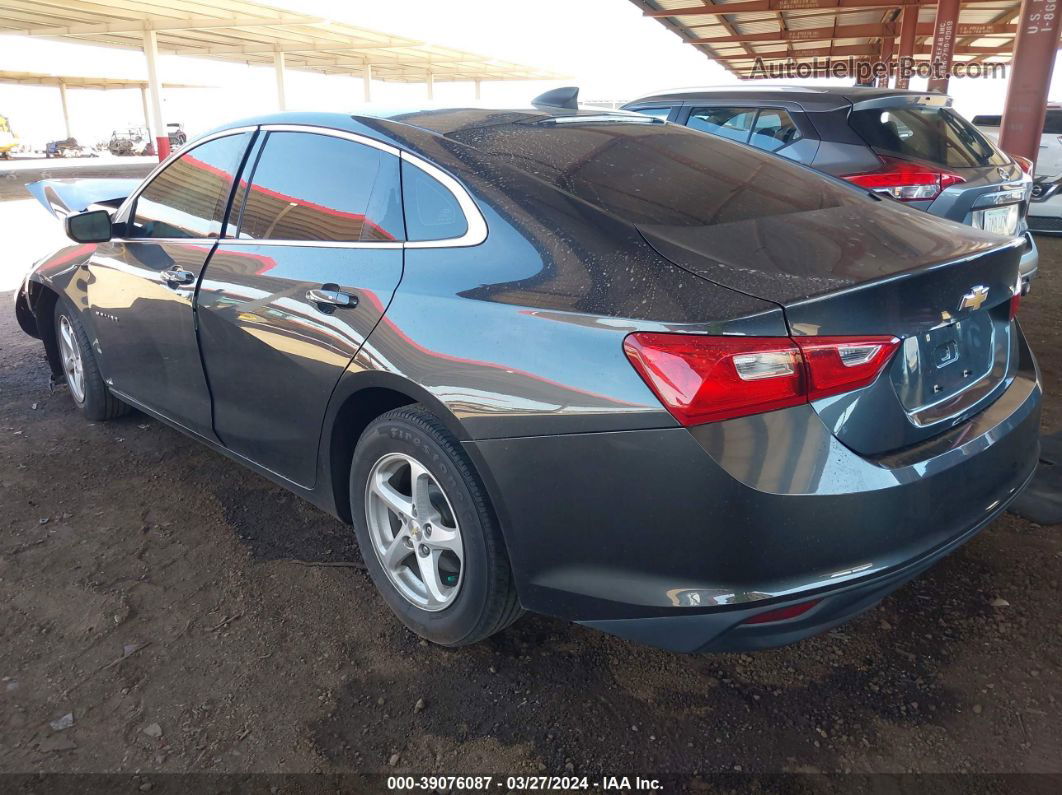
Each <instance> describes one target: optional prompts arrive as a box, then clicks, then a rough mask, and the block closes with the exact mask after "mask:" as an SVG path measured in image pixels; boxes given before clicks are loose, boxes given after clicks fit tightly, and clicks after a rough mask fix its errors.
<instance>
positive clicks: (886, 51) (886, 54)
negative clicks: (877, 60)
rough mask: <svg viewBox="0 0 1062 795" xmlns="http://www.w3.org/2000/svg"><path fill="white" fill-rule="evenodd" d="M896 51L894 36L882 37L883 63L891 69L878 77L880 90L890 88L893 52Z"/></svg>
mask: <svg viewBox="0 0 1062 795" xmlns="http://www.w3.org/2000/svg"><path fill="white" fill-rule="evenodd" d="M894 49H896V39H895V38H894V37H892V36H882V37H881V62H882V63H883V64H886V65H887V66H888V67H889V69H888V71H886V72H885V73H884V74H881V75H878V81H877V82H878V88H888V87H889V77H890V76H891V75H892V51H893V50H894Z"/></svg>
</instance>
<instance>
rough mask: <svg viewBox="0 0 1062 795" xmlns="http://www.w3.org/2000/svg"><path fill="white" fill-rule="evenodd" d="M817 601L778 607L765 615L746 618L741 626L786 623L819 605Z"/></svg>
mask: <svg viewBox="0 0 1062 795" xmlns="http://www.w3.org/2000/svg"><path fill="white" fill-rule="evenodd" d="M819 601H820V600H819V599H813V600H811V601H810V602H801V603H800V604H796V605H789V606H788V607H780V608H778V609H777V610H770V611H768V612H766V613H760V614H759V615H755V616H753V617H752V618H746V619H745V620H744V621H742V622H741V623H742V624H769V623H770V622H772V621H786V620H787V619H790V618H796V617H797V616H802V615H804V613H806V612H808V611H809V610H810V609H811V608H813V607H814V606H815V605H817V604H818V603H819Z"/></svg>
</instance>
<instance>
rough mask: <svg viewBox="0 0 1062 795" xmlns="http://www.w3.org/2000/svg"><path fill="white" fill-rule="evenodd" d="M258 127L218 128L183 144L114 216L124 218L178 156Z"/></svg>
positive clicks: (155, 169)
mask: <svg viewBox="0 0 1062 795" xmlns="http://www.w3.org/2000/svg"><path fill="white" fill-rule="evenodd" d="M257 129H258V127H257V125H255V126H250V127H232V128H230V129H228V130H218V131H217V132H213V133H210V134H209V135H204V136H203V137H202V138H197V139H196V140H194V141H189V142H188V143H186V144H185V145H184V146H182V147H181V148H180V149H178V150H176V151H174V152H171V153H170V156H169V157H167V158H166V159H165V160H163V161H162V162H161V163H159V164H158V165H157V166H155V168H153V169H152V170H151V173H150V174H148V175H147V176H146V177H144V181H143V182H141V183H140V185H139V186H138V187H137V189H136V190H135V191H133V192H132V193H130V194H129V196H127V197H126V200H125V201H124V202H122V205H121V206H120V207H119V208H118V212H116V213H115V214H114V217H115V218H122V216H123V214H124V213H126V212H127V211H128V210H129V209H130V208H131V207H132V205H133V204H134V203H135V202H136V200H137V199H139V198H140V194H141V193H143V192H144V189H145V188H146V187H147V186H148V185H150V184H151V183H152V182H154V180H155V177H157V176H158V175H159V174H161V173H162V172H163V171H165V170H166V169H167V168H169V166H170V164H172V163H173V162H175V161H176V160H177V158H179V157H181V156H182V155H184V154H185V153H187V152H191V151H192V150H193V149H195V148H197V147H199V146H200V145H201V144H205V143H209V142H210V141H216V140H217V139H218V138H227V137H229V136H230V135H242V134H243V133H247V132H249V133H253V132H254V131H255V130H257ZM114 239H115V240H120V241H122V242H124V241H125V238H114ZM130 239H131V240H168V239H171V238H161V237H152V238H149V237H134V238H130ZM172 239H173V240H213V239H215V238H190V237H180V238H172Z"/></svg>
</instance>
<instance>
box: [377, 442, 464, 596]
mask: <svg viewBox="0 0 1062 795" xmlns="http://www.w3.org/2000/svg"><path fill="white" fill-rule="evenodd" d="M365 514H366V515H365V519H366V525H367V527H368V530H369V537H370V539H371V540H372V547H373V551H374V552H375V553H376V557H377V559H378V560H379V561H380V565H381V566H382V567H383V570H384V572H385V573H386V574H387V578H388V579H389V580H390V581H391V584H392V585H394V587H395V589H396V590H397V591H398V592H399V593H400V594H402V596H403V598H405V599H406V601H408V602H410V603H411V604H413V605H415V606H416V607H419V608H420V609H422V610H427V611H429V612H437V611H439V610H443V609H445V608H447V607H448V606H450V604H452V603H453V601H454V599H456V598H457V594H458V593H459V592H460V589H461V583H462V579H463V574H464V566H463V563H464V544H463V542H462V540H461V528H460V527H459V525H458V523H457V518H456V515H455V514H454V510H453V507H452V506H451V504H450V500H449V498H448V497H447V496H446V492H445V491H443V488H442V486H440V485H439V482H438V481H437V480H436V479H435V476H434V475H432V474H431V473H430V472H429V471H428V470H427V468H426V467H425V466H424V465H423V464H421V463H420V462H419V461H417V460H416V459H415V458H413V457H411V456H408V455H405V454H404V453H388V454H387V455H385V456H383V457H382V458H380V459H379V460H378V461H377V462H376V463H375V464H373V467H372V470H371V471H370V472H369V479H368V482H367V483H366V485H365Z"/></svg>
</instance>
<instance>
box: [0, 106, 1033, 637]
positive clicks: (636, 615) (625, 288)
mask: <svg viewBox="0 0 1062 795" xmlns="http://www.w3.org/2000/svg"><path fill="white" fill-rule="evenodd" d="M31 190H32V191H33V192H34V193H35V194H36V195H37V196H38V198H39V199H40V200H41V201H42V203H44V204H45V205H46V206H47V207H48V208H50V209H51V210H52V211H53V212H54V213H55V214H57V215H60V216H64V217H65V224H66V230H67V234H68V236H69V237H70V238H71V239H72V241H73V245H70V246H68V247H66V248H63V249H62V250H60V251H58V252H56V253H55V254H53V255H51V256H49V257H46V258H45V259H43V260H41V261H40V262H38V263H36V265H35V266H34V267H33V269H32V271H31V272H30V273H29V275H28V276H27V278H26V280H25V282H24V284H23V286H22V288H21V290H20V291H19V292H18V293H17V296H16V312H17V316H18V320H19V322H20V324H21V326H22V328H23V329H24V330H25V331H26V332H27V333H29V334H31V335H34V336H36V337H39V338H40V339H41V341H42V342H43V345H44V350H45V351H46V353H47V359H48V362H49V363H50V366H51V370H52V373H53V377H54V379H55V380H56V381H65V383H66V385H67V386H68V387H69V393H70V396H71V398H72V399H73V401H74V403H75V404H76V405H77V407H78V408H80V410H81V411H82V412H83V413H84V414H85V416H86V417H88V418H89V419H92V420H97V421H99V420H108V419H112V418H116V417H118V416H119V415H121V414H123V413H125V412H126V411H128V410H129V408H130V407H134V408H136V409H138V410H140V411H142V412H144V413H146V414H149V415H151V416H153V417H155V418H157V419H159V420H162V421H163V422H166V423H168V424H170V425H172V426H174V427H176V428H178V429H180V430H181V431H183V432H185V433H187V434H189V435H190V436H192V437H194V438H195V439H198V440H199V441H201V442H203V443H204V444H206V445H207V446H209V447H211V448H213V449H214V450H216V451H218V452H220V453H223V454H225V455H227V456H229V457H231V458H233V459H234V460H236V461H239V462H240V463H242V464H245V465H246V466H248V467H250V468H251V469H253V470H255V471H256V472H258V473H260V474H262V475H264V476H265V477H267V478H270V479H272V480H273V481H275V482H277V483H279V484H281V485H283V486H284V487H286V488H288V489H290V490H291V491H293V492H295V493H296V494H299V495H301V496H303V497H305V498H306V499H308V500H310V501H311V502H313V503H315V504H316V505H318V506H320V507H321V508H323V509H325V510H326V511H329V512H330V513H332V514H334V515H335V516H337V517H339V518H340V519H341V520H343V521H344V522H347V523H349V524H350V525H352V526H353V532H354V533H355V534H356V535H357V539H358V543H359V545H360V547H361V550H362V554H363V556H364V559H365V561H366V564H367V566H368V570H369V573H370V575H371V576H372V579H373V580H374V582H375V583H376V585H377V586H378V588H379V590H380V592H381V594H382V595H383V598H384V600H385V601H386V603H387V605H388V606H389V607H390V609H391V610H392V611H394V613H395V614H396V615H397V616H398V618H399V619H400V620H401V621H402V622H403V623H404V624H405V625H406V626H407V627H409V628H410V629H412V630H413V631H414V632H416V633H418V634H419V635H421V636H423V637H425V638H427V639H429V640H431V641H434V642H435V643H439V644H443V645H446V646H460V645H463V644H469V643H473V642H475V641H478V640H480V639H483V638H486V637H487V636H489V635H491V634H493V633H495V632H498V631H499V630H501V629H503V628H504V627H506V626H507V625H509V624H510V623H512V622H513V621H514V620H516V619H517V617H518V616H519V615H520V614H521V613H522V611H524V610H532V611H537V612H541V613H546V614H550V615H554V616H559V617H563V618H566V619H569V620H572V621H576V622H579V623H581V624H584V625H586V626H590V627H594V628H597V629H600V630H604V631H606V632H611V633H614V634H616V635H619V636H622V637H624V638H629V639H632V640H636V641H640V642H644V643H648V644H652V645H655V646H660V647H663V648H667V649H672V650H676V651H698V650H705V651H719V650H735V649H756V648H764V647H768V646H774V645H779V644H784V643H790V642H793V641H796V640H798V639H800V638H803V637H806V636H808V635H812V634H814V633H818V632H822V631H824V630H826V629H828V628H830V627H833V626H835V625H837V624H839V623H841V622H843V621H846V620H847V619H849V618H851V617H853V616H855V615H857V614H858V613H860V612H862V611H864V610H866V609H868V608H869V607H871V606H873V605H874V604H876V603H877V602H878V601H879V600H880V599H881V598H882V597H883V596H885V595H886V594H888V593H890V592H891V591H893V590H894V589H896V588H897V587H899V586H900V585H901V584H903V583H904V582H905V581H907V580H909V579H910V578H912V577H914V576H916V575H917V574H918V573H920V572H922V571H924V570H925V569H926V568H927V567H929V566H930V565H931V564H932V563H933V562H934V561H936V560H938V559H939V558H940V557H942V556H943V555H945V554H947V553H949V552H950V551H952V550H954V549H955V548H956V547H958V546H959V545H960V544H962V543H963V542H965V541H967V540H969V539H970V538H971V537H972V536H973V535H974V534H975V533H977V531H978V530H980V529H981V528H983V527H984V526H985V525H986V524H987V523H988V522H990V521H991V520H992V519H993V518H994V517H995V516H997V515H998V514H999V513H1000V512H1001V511H1002V510H1003V509H1004V508H1005V507H1006V505H1007V504H1008V502H1009V501H1010V500H1011V499H1012V498H1013V497H1014V496H1015V495H1016V494H1017V493H1018V492H1019V491H1020V490H1021V488H1022V487H1023V485H1024V484H1025V483H1026V482H1027V481H1028V479H1029V478H1030V477H1031V475H1032V473H1033V470H1034V467H1035V464H1036V459H1037V451H1038V441H1037V431H1038V424H1039V411H1040V396H1041V386H1040V380H1039V375H1038V372H1037V369H1036V365H1035V362H1034V360H1033V356H1032V354H1031V352H1030V350H1029V347H1028V345H1027V344H1026V341H1025V338H1024V336H1023V335H1022V332H1021V329H1020V327H1019V325H1018V323H1017V322H1016V320H1015V312H1016V310H1017V308H1018V304H1019V301H1020V289H1019V288H1018V285H1019V280H1018V263H1019V260H1020V258H1021V255H1022V246H1023V242H1022V241H1021V240H1020V239H1017V240H1016V239H1013V238H1005V237H1000V236H996V235H993V234H990V233H988V232H986V231H982V230H978V229H974V228H971V227H969V226H963V225H960V224H958V223H953V222H951V221H946V220H942V219H939V218H935V217H933V216H931V215H929V214H927V213H922V212H918V211H915V210H912V209H910V208H907V207H905V206H902V205H900V204H899V203H897V202H894V201H891V200H889V199H884V198H882V197H881V196H879V195H876V194H875V193H873V192H870V191H866V190H860V189H858V188H856V187H853V186H851V185H848V184H847V183H844V182H841V181H839V180H835V179H833V178H831V177H827V176H824V175H822V174H820V173H818V172H815V171H812V170H810V169H808V168H806V167H804V166H801V165H798V164H795V163H791V162H787V161H785V160H783V159H781V158H777V157H774V156H772V155H770V154H767V153H763V152H759V151H756V150H755V149H753V148H751V147H746V146H741V145H737V144H734V143H731V142H729V141H726V140H723V139H714V138H712V137H709V136H704V135H702V134H700V133H697V132H694V131H692V130H688V129H684V128H682V127H679V126H676V125H672V124H665V123H663V122H661V121H659V120H657V119H653V118H650V117H646V116H643V115H637V114H624V113H591V112H587V111H578V110H563V109H558V108H554V109H549V108H546V109H544V110H514V111H497V110H478V109H477V110H470V109H450V110H431V111H424V110H420V111H408V112H402V113H395V114H392V115H390V116H386V117H367V116H349V115H341V114H309V113H298V114H290V113H289V114H281V115H275V116H266V117H261V118H256V119H252V120H249V121H245V122H242V123H238V124H234V125H231V126H227V127H225V128H222V129H219V130H216V131H214V132H211V133H209V134H207V135H205V136H204V137H201V138H199V139H198V140H196V141H193V142H191V143H189V144H188V145H187V146H186V147H185V148H184V149H182V150H181V151H180V152H179V153H177V154H175V155H174V156H172V157H170V158H169V159H168V160H167V161H166V162H165V163H163V164H161V165H160V166H159V167H158V168H157V169H156V170H155V171H154V172H153V173H152V174H151V175H150V176H148V178H147V179H146V180H144V181H143V182H142V183H139V184H137V183H136V182H132V181H125V180H81V181H78V180H73V181H66V180H55V181H46V182H41V183H36V184H35V185H33V186H31ZM362 609H370V608H369V606H368V605H365V606H363V607H362Z"/></svg>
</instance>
